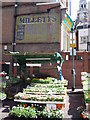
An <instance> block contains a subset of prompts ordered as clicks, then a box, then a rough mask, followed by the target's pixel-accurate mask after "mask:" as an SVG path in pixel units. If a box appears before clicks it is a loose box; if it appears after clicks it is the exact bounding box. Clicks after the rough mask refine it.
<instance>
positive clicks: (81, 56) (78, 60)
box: [61, 52, 90, 88]
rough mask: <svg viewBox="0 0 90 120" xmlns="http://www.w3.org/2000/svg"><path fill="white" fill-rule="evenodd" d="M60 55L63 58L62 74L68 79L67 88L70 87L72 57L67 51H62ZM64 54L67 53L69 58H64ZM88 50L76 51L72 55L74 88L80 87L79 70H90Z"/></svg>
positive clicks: (89, 53)
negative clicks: (74, 73)
mask: <svg viewBox="0 0 90 120" xmlns="http://www.w3.org/2000/svg"><path fill="white" fill-rule="evenodd" d="M61 54H62V57H63V58H64V63H63V68H62V72H63V76H64V78H65V79H67V80H68V83H69V85H68V88H71V87H72V72H71V71H72V57H70V53H69V52H62V53H61ZM66 55H68V57H69V60H66ZM89 56H90V52H77V53H76V56H75V57H74V66H75V72H76V75H75V86H76V88H82V85H81V72H90V59H89V58H90V57H89Z"/></svg>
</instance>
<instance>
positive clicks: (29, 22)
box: [1, 2, 61, 76]
mask: <svg viewBox="0 0 90 120" xmlns="http://www.w3.org/2000/svg"><path fill="white" fill-rule="evenodd" d="M6 16H7V17H6ZM60 26H61V10H60V3H57V2H56V3H55V2H54V3H53V2H52V3H36V2H26V3H25V2H18V3H17V4H15V3H14V2H12V3H11V2H6V3H5V2H4V3H2V43H1V46H2V61H1V62H2V71H6V72H7V73H8V74H10V72H11V69H10V66H11V60H12V56H9V55H7V54H8V53H9V52H14V51H16V52H19V53H23V54H24V53H29V54H37V53H38V54H39V53H42V54H43V53H46V54H48V53H55V52H60V51H61V27H60ZM45 66H46V65H45ZM47 66H48V67H50V65H47ZM52 67H54V66H52ZM35 68H36V69H37V68H38V69H37V72H38V71H39V72H41V73H42V71H41V70H39V68H40V66H37V65H36V67H35V65H34V67H30V66H29V73H30V74H33V72H34V71H35ZM46 69H47V68H46ZM45 71H46V70H45ZM45 71H43V72H45ZM52 71H53V70H49V71H47V72H46V74H48V72H49V74H50V75H53V72H52ZM55 71H56V74H55V76H57V69H56V70H55Z"/></svg>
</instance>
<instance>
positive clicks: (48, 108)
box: [46, 103, 56, 110]
mask: <svg viewBox="0 0 90 120" xmlns="http://www.w3.org/2000/svg"><path fill="white" fill-rule="evenodd" d="M46 109H47V110H51V109H53V110H56V104H52V103H51V104H46Z"/></svg>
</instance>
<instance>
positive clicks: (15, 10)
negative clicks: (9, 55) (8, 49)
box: [12, 0, 18, 52]
mask: <svg viewBox="0 0 90 120" xmlns="http://www.w3.org/2000/svg"><path fill="white" fill-rule="evenodd" d="M17 6H18V5H17V0H16V2H15V9H14V30H13V43H12V45H13V52H15V45H16V44H15V31H16V16H17Z"/></svg>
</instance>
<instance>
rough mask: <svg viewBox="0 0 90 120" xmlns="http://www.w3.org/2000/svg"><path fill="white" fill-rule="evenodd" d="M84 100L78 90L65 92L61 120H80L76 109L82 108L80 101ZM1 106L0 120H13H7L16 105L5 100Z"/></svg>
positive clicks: (11, 101)
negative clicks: (11, 109) (64, 103)
mask: <svg viewBox="0 0 90 120" xmlns="http://www.w3.org/2000/svg"><path fill="white" fill-rule="evenodd" d="M83 98H84V96H83V92H82V90H80V89H77V90H75V91H72V90H71V89H68V90H67V96H66V105H65V108H64V109H63V111H64V114H63V117H64V118H63V119H62V120H66V119H68V120H82V118H80V114H79V113H78V111H77V107H79V106H82V105H83V102H82V99H83ZM3 105H4V106H1V105H0V120H13V118H12V119H11V118H9V109H8V108H12V106H13V105H17V103H15V102H14V100H8V99H6V100H5V101H3Z"/></svg>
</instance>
